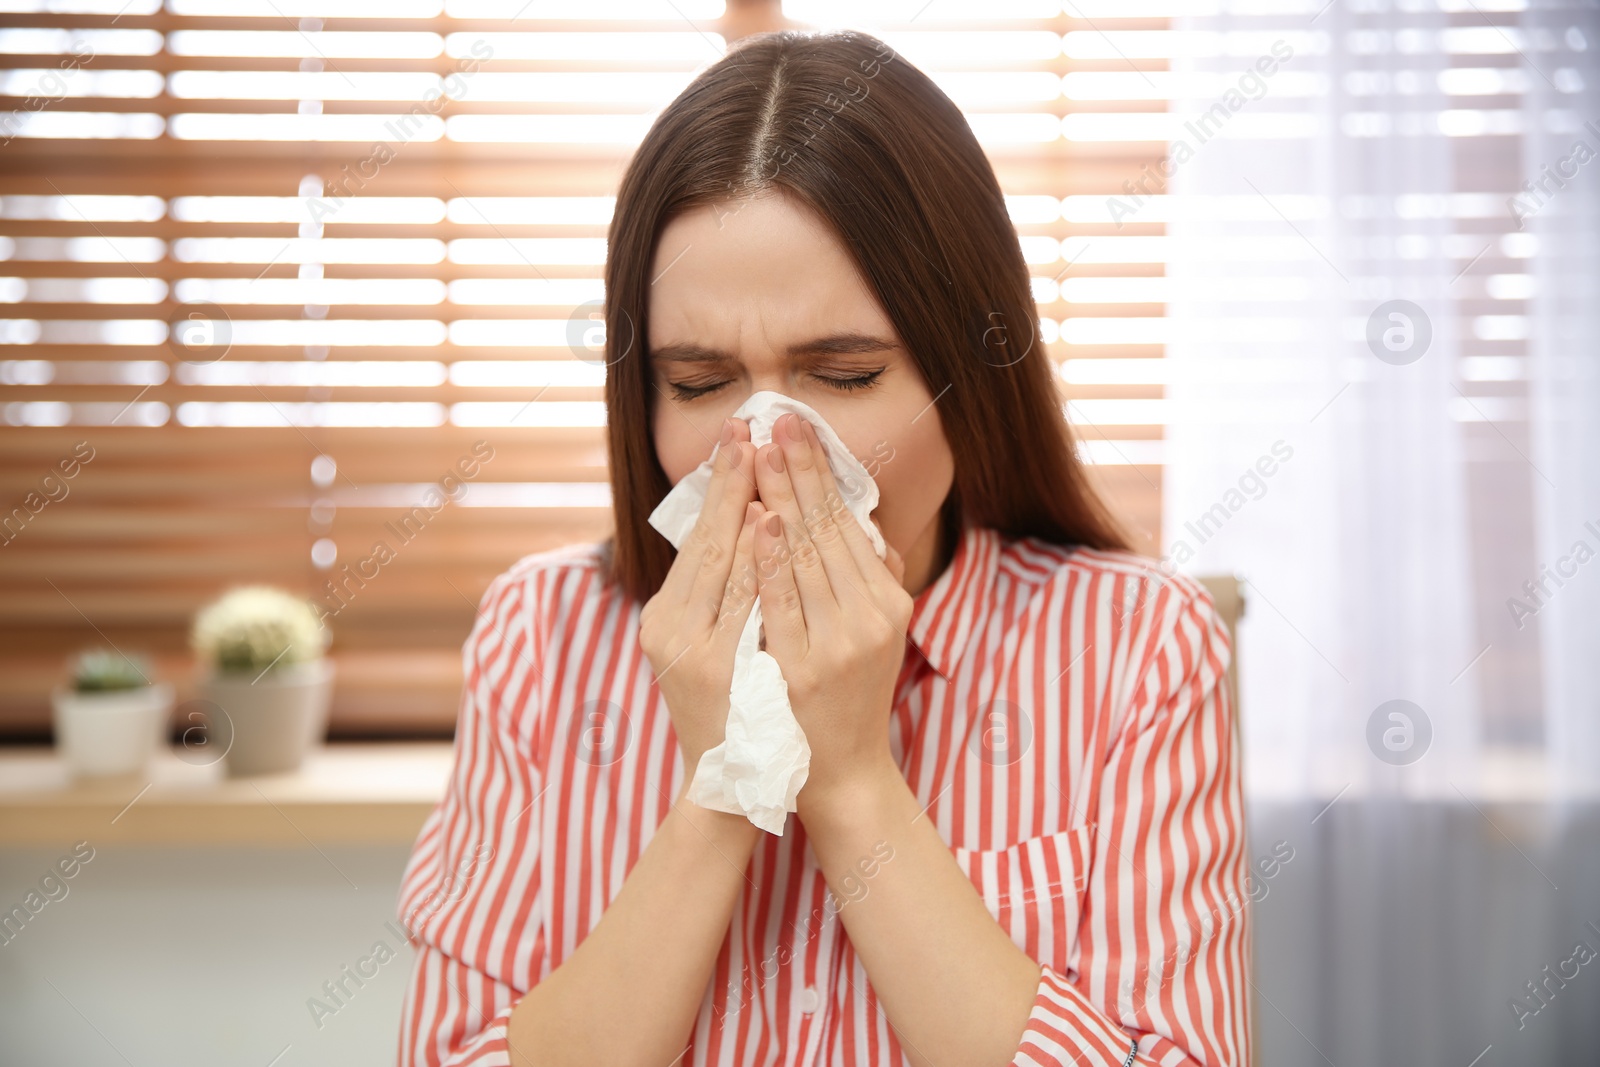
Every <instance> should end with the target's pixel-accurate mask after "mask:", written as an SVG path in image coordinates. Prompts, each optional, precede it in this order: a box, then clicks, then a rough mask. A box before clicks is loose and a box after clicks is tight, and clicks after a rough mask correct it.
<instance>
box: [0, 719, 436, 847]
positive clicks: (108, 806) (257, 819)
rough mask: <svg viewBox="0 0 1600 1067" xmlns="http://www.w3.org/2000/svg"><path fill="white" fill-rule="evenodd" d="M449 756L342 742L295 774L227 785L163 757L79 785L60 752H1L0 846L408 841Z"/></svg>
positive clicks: (408, 746) (216, 770)
mask: <svg viewBox="0 0 1600 1067" xmlns="http://www.w3.org/2000/svg"><path fill="white" fill-rule="evenodd" d="M450 761H451V745H450V743H449V742H446V741H438V742H396V743H388V744H335V745H327V746H324V747H322V748H319V749H317V750H316V751H315V752H313V753H312V754H311V755H309V756H308V757H307V758H306V762H305V765H304V766H303V767H302V768H301V769H300V770H299V771H298V772H297V773H294V774H283V775H267V776H262V777H257V778H227V777H225V776H224V775H223V768H222V766H221V765H220V764H212V765H209V766H196V765H194V764H191V763H187V762H185V761H184V760H182V759H179V758H178V756H177V755H175V754H174V753H173V752H172V751H167V752H163V753H161V755H160V756H159V757H158V758H157V759H156V760H155V761H154V762H153V763H152V764H151V767H150V769H149V771H148V772H147V773H145V774H141V775H130V776H124V777H119V778H101V779H80V780H73V779H72V778H71V777H70V776H69V775H68V773H67V769H66V767H65V765H64V764H63V763H62V761H61V760H60V759H59V758H58V757H57V756H56V754H55V752H54V750H53V749H50V748H46V747H38V748H23V747H15V748H0V847H7V846H27V845H50V846H62V847H65V846H68V845H70V844H72V843H75V842H77V841H82V840H87V841H89V842H90V843H91V844H93V845H95V846H96V847H98V846H100V845H101V844H117V843H128V844H152V845H175V846H188V845H262V846H282V845H287V846H298V847H302V848H303V847H306V846H308V845H322V844H360V845H410V844H411V843H412V842H414V841H415V840H416V836H417V832H418V831H419V830H420V829H421V828H422V823H423V821H424V820H425V819H426V818H427V817H428V814H429V812H431V811H432V810H433V807H434V805H435V804H436V803H437V802H438V800H439V798H440V797H441V796H443V795H444V790H445V785H446V782H447V779H448V777H449V773H450Z"/></svg>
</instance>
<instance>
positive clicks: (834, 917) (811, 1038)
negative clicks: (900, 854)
mask: <svg viewBox="0 0 1600 1067" xmlns="http://www.w3.org/2000/svg"><path fill="white" fill-rule="evenodd" d="M808 861H809V855H808ZM813 869H814V870H815V869H816V868H815V867H813ZM820 873H821V872H820V871H818V876H819V877H820ZM823 899H824V901H826V900H827V897H826V896H824V898H823ZM819 922H820V924H821V925H820V927H819V928H818V930H817V957H816V963H815V964H814V965H813V966H812V967H810V968H809V969H808V968H807V967H806V965H805V963H804V962H801V963H800V966H799V967H797V968H796V969H795V972H796V973H795V984H794V988H795V989H797V990H798V993H797V994H796V996H795V1008H796V1009H797V1010H798V1011H799V1012H800V1032H801V1033H802V1034H804V1035H805V1053H804V1055H803V1056H802V1058H801V1059H800V1060H799V1061H798V1062H800V1063H804V1064H811V1065H817V1064H820V1063H821V1062H822V1061H821V1059H820V1057H821V1055H822V1044H823V1038H824V1037H825V1036H826V1035H827V1031H828V1025H827V1024H828V1022H829V1016H828V1012H827V1011H826V1010H824V1006H825V1005H826V1004H827V1002H828V995H827V994H828V990H829V989H830V988H831V983H832V981H833V978H834V975H835V973H836V972H837V970H838V960H837V956H838V955H839V953H838V948H839V945H840V940H839V936H838V933H839V913H838V912H837V911H835V910H832V909H830V908H828V907H827V906H826V904H824V906H823V908H822V918H821V919H820V920H819Z"/></svg>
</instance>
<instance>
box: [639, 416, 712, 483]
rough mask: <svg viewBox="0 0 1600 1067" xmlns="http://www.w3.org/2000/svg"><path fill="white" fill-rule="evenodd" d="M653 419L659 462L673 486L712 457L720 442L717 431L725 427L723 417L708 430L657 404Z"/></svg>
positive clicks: (654, 438)
mask: <svg viewBox="0 0 1600 1067" xmlns="http://www.w3.org/2000/svg"><path fill="white" fill-rule="evenodd" d="M652 420H653V422H654V424H655V428H654V431H653V440H654V444H655V449H656V459H657V460H658V461H659V462H660V463H661V469H662V470H663V471H665V472H666V475H667V480H668V481H669V482H671V483H672V484H673V485H677V484H678V483H679V482H680V481H682V480H683V479H684V477H685V476H686V475H688V473H689V472H690V471H692V470H694V469H695V468H696V467H698V466H699V465H700V464H701V463H703V462H705V461H706V460H707V459H710V458H711V449H712V446H713V445H714V444H715V442H716V439H717V433H716V431H717V429H718V428H720V427H721V425H722V417H721V416H720V415H719V416H717V421H716V425H715V426H713V427H712V428H711V429H710V430H705V428H704V427H700V426H698V425H696V424H695V423H694V422H691V421H690V420H689V418H688V417H687V416H686V415H685V414H684V413H683V412H681V411H674V410H671V409H669V408H666V407H664V406H662V405H657V407H656V410H655V411H654V412H653V413H652Z"/></svg>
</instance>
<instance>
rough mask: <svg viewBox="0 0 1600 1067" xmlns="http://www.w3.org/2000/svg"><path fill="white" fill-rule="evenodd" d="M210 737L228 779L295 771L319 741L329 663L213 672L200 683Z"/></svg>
mask: <svg viewBox="0 0 1600 1067" xmlns="http://www.w3.org/2000/svg"><path fill="white" fill-rule="evenodd" d="M200 692H201V695H202V696H204V697H205V699H207V700H209V701H211V702H212V703H213V704H214V705H216V707H215V708H212V709H210V710H209V712H208V714H209V715H210V717H211V719H212V722H211V737H210V738H208V741H207V743H208V744H215V745H216V746H217V747H218V749H219V750H221V751H222V752H223V753H224V755H223V757H222V758H223V762H224V764H225V765H226V767H227V771H228V775H229V777H234V778H237V777H241V776H245V775H253V774H283V773H287V772H290V771H295V770H298V769H299V768H300V764H301V762H302V761H303V760H304V759H305V756H306V753H307V752H308V751H310V750H311V749H312V748H313V747H314V746H316V745H318V744H320V743H321V741H322V738H323V735H324V734H325V733H326V732H327V727H328V705H329V703H330V701H331V699H332V696H333V661H332V660H329V659H314V660H309V661H307V662H305V663H295V664H291V665H289V666H287V667H274V668H272V669H271V670H269V671H267V672H266V673H265V674H261V675H260V677H259V678H257V677H256V675H255V674H236V675H235V674H216V675H212V676H211V677H209V678H207V679H205V680H204V681H202V682H201V685H200Z"/></svg>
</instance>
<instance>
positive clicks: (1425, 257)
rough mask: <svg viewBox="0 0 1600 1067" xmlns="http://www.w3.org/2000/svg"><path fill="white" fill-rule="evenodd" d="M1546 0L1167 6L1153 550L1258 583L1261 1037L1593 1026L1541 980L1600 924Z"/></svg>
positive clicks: (1345, 1060)
mask: <svg viewBox="0 0 1600 1067" xmlns="http://www.w3.org/2000/svg"><path fill="white" fill-rule="evenodd" d="M1530 2H1532V3H1534V5H1535V6H1533V7H1532V8H1530V9H1528V10H1520V8H1521V6H1522V5H1520V4H1518V3H1514V2H1502V3H1498V4H1492V5H1491V4H1478V5H1476V6H1475V5H1474V4H1472V3H1469V2H1467V0H1442V2H1440V3H1436V4H1428V5H1423V4H1421V3H1417V2H1413V3H1406V4H1402V5H1400V6H1398V7H1396V6H1393V5H1389V4H1386V3H1382V2H1373V0H1367V2H1364V3H1357V2H1351V0H1335V2H1333V3H1329V4H1327V5H1326V6H1324V0H1315V2H1314V3H1312V4H1310V5H1307V6H1304V7H1301V8H1299V9H1293V8H1292V7H1291V6H1289V5H1282V4H1278V5H1262V4H1260V3H1257V2H1248V3H1244V2H1240V3H1230V2H1229V0H1221V2H1220V3H1219V4H1214V5H1205V10H1204V12H1203V13H1196V14H1190V15H1185V16H1183V17H1180V18H1178V19H1176V20H1175V22H1174V30H1175V31H1176V33H1175V37H1174V40H1175V42H1176V43H1177V45H1178V48H1177V52H1178V54H1179V55H1180V57H1181V58H1179V59H1177V60H1175V61H1174V64H1173V66H1174V72H1175V73H1174V85H1175V93H1176V95H1175V97H1174V101H1173V111H1174V112H1175V116H1174V132H1173V135H1172V145H1171V149H1172V151H1171V156H1170V162H1169V169H1170V170H1171V174H1170V176H1169V184H1168V185H1167V186H1166V187H1165V188H1164V189H1161V190H1159V192H1162V193H1164V194H1165V195H1164V196H1163V197H1162V198H1161V200H1160V201H1159V202H1160V203H1162V204H1163V207H1162V208H1161V210H1162V211H1163V212H1164V214H1165V217H1167V218H1168V219H1169V220H1170V222H1169V225H1168V234H1169V244H1170V256H1169V260H1168V273H1169V276H1170V278H1171V282H1170V292H1171V300H1170V303H1169V306H1168V316H1169V330H1170V334H1169V339H1168V344H1167V366H1168V382H1169V384H1168V389H1167V395H1168V398H1169V403H1170V408H1169V410H1170V412H1171V421H1170V424H1169V427H1168V465H1167V468H1166V473H1165V479H1166V480H1165V483H1164V487H1163V488H1164V497H1165V500H1164V524H1165V529H1164V545H1163V548H1164V551H1165V552H1166V554H1167V556H1168V559H1169V560H1170V561H1171V562H1172V563H1173V564H1174V565H1176V566H1177V567H1179V568H1180V569H1182V570H1185V571H1189V572H1191V573H1205V572H1215V571H1219V570H1231V571H1234V572H1237V573H1238V574H1239V575H1240V576H1241V577H1242V578H1243V579H1244V580H1245V581H1246V583H1247V584H1246V587H1245V595H1246V598H1247V611H1246V616H1245V619H1244V621H1243V622H1242V624H1241V628H1240V639H1239V644H1240V648H1239V657H1240V660H1239V661H1240V669H1241V673H1240V685H1241V693H1242V699H1241V705H1242V726H1243V734H1244V738H1245V759H1246V776H1247V786H1248V791H1249V797H1250V805H1251V836H1252V843H1251V848H1252V851H1253V852H1254V853H1255V854H1258V855H1265V854H1267V853H1268V852H1269V851H1270V849H1271V846H1272V844H1273V843H1274V842H1276V841H1278V840H1284V841H1287V842H1288V843H1289V844H1290V845H1291V846H1293V847H1294V849H1295V858H1294V860H1293V861H1291V862H1290V863H1289V864H1288V865H1286V866H1285V868H1284V870H1283V871H1282V872H1281V873H1280V874H1278V875H1277V876H1276V877H1275V878H1274V880H1273V881H1272V882H1270V883H1269V884H1268V889H1269V892H1268V893H1267V895H1266V896H1265V897H1263V898H1262V899H1261V902H1260V903H1259V904H1258V905H1256V919H1257V926H1256V931H1257V940H1256V945H1257V948H1256V951H1257V986H1258V990H1257V996H1258V1000H1257V1004H1256V1011H1257V1022H1258V1033H1259V1037H1260V1042H1259V1045H1258V1049H1257V1053H1258V1060H1259V1062H1262V1063H1270V1064H1272V1065H1274V1067H1277V1065H1280V1064H1300V1063H1305V1064H1321V1063H1333V1064H1337V1065H1339V1067H1345V1065H1346V1064H1389V1063H1396V1064H1398V1063H1406V1064H1415V1065H1423V1064H1438V1065H1440V1067H1447V1065H1448V1067H1467V1065H1468V1064H1469V1063H1473V1062H1479V1063H1481V1064H1482V1065H1483V1067H1487V1065H1488V1064H1505V1063H1518V1064H1537V1063H1551V1064H1566V1063H1587V1062H1596V1061H1595V1053H1594V1051H1593V1050H1594V1049H1595V1048H1596V1047H1600V1012H1596V1011H1595V1010H1594V1008H1595V1007H1596V1006H1600V976H1596V975H1591V974H1589V973H1588V972H1587V971H1584V972H1583V980H1584V982H1586V983H1587V984H1577V983H1573V984H1570V985H1568V986H1562V987H1555V986H1552V987H1550V988H1549V991H1547V993H1546V994H1545V996H1544V998H1543V999H1536V998H1534V997H1533V996H1532V993H1531V991H1530V988H1529V987H1528V985H1527V983H1528V982H1530V981H1535V980H1543V978H1544V974H1545V973H1546V972H1542V970H1541V969H1542V968H1543V967H1544V966H1545V965H1547V964H1549V965H1553V966H1555V965H1559V964H1560V963H1561V962H1562V961H1564V960H1567V959H1568V958H1569V957H1571V956H1572V953H1573V944H1574V942H1575V941H1578V940H1586V943H1587V944H1588V945H1589V946H1591V947H1593V948H1595V949H1597V950H1600V929H1596V930H1593V931H1591V930H1589V929H1588V928H1587V927H1586V926H1585V921H1586V920H1593V921H1595V922H1596V924H1597V927H1600V903H1597V902H1600V860H1597V859H1596V858H1595V857H1596V856H1597V855H1600V829H1597V823H1596V819H1595V817H1594V807H1593V798H1594V796H1595V794H1596V792H1597V790H1596V786H1597V783H1600V555H1597V556H1596V558H1594V559H1592V560H1586V561H1585V562H1582V563H1579V562H1578V561H1577V560H1576V558H1575V557H1576V556H1577V555H1580V554H1581V553H1580V552H1579V551H1578V550H1577V549H1576V547H1575V546H1576V544H1577V542H1580V541H1584V542H1586V543H1587V544H1588V546H1589V548H1590V550H1592V551H1594V552H1596V553H1600V369H1597V363H1600V314H1597V306H1596V305H1597V303H1600V203H1597V201H1600V158H1596V159H1594V160H1593V161H1592V162H1589V161H1585V162H1584V163H1581V164H1578V163H1575V162H1568V163H1566V165H1565V166H1564V167H1562V166H1561V164H1562V162H1563V161H1569V160H1572V158H1573V157H1574V155H1575V149H1574V143H1575V142H1578V141H1583V142H1586V143H1587V145H1588V146H1589V147H1590V148H1591V149H1593V150H1594V151H1595V152H1596V153H1600V106H1597V96H1596V91H1597V86H1596V81H1597V78H1600V61H1597V53H1600V33H1597V26H1596V12H1595V8H1594V7H1593V5H1588V6H1584V7H1579V6H1578V5H1577V4H1576V3H1575V2H1568V3H1565V4H1555V3H1549V4H1540V3H1537V0H1530ZM1195 6H1196V7H1198V6H1199V5H1195ZM1480 8H1481V9H1482V10H1480ZM1586 122H1593V123H1595V125H1594V127H1593V128H1589V127H1586V126H1585V125H1584V124H1585V123H1586ZM1583 154H1584V153H1583V152H1581V151H1577V152H1576V155H1579V156H1582V155H1583ZM1546 164H1550V165H1551V166H1554V167H1559V168H1560V169H1558V170H1557V172H1556V173H1557V177H1559V178H1561V184H1560V185H1559V186H1557V185H1556V184H1555V183H1553V182H1548V181H1547V182H1546V184H1545V188H1546V190H1547V192H1546V193H1545V194H1542V195H1540V196H1538V197H1537V198H1536V199H1530V198H1529V197H1528V196H1527V195H1524V198H1523V200H1522V201H1520V202H1516V203H1513V198H1514V197H1515V196H1517V194H1518V192H1519V186H1521V185H1522V183H1523V182H1524V181H1528V180H1530V179H1532V180H1535V181H1537V180H1539V179H1540V178H1541V176H1542V175H1544V174H1545V173H1546V172H1545V171H1544V169H1543V168H1544V167H1545V166H1546ZM1563 175H1570V176H1566V177H1563ZM1524 193H1525V194H1526V191H1525V190H1524ZM1136 206H1138V208H1139V209H1140V210H1151V211H1152V213H1153V212H1154V210H1155V208H1154V207H1153V205H1152V204H1151V203H1141V204H1139V205H1136ZM1586 523H1592V524H1593V529H1590V528H1589V527H1588V526H1586ZM1563 559H1565V560H1566V562H1565V563H1564V564H1561V567H1560V570H1559V573H1557V565H1558V563H1559V562H1560V561H1561V560H1563ZM1547 566H1548V567H1549V568H1551V571H1550V572H1546V571H1545V570H1544V568H1545V567H1547ZM1547 573H1548V574H1553V575H1555V577H1547ZM1556 577H1559V578H1560V582H1559V584H1558V582H1557V581H1556V580H1555V578H1556ZM1541 580H1542V581H1543V585H1542V587H1541V585H1540V583H1541ZM1525 582H1531V583H1533V590H1534V592H1535V593H1536V594H1537V599H1536V600H1535V599H1533V597H1534V593H1530V592H1529V591H1528V590H1527V588H1526V587H1525V586H1524V583H1525ZM1513 601H1520V602H1521V603H1522V604H1523V605H1524V608H1523V609H1518V608H1516V607H1515V606H1514V604H1513ZM1397 701H1404V702H1405V703H1393V702H1397ZM1519 997H1520V998H1522V999H1521V1001H1519V1000H1518V998H1519ZM1518 1003H1521V1004H1522V1006H1523V1008H1522V1010H1519V1009H1518V1007H1517V1005H1518ZM1479 1057H1481V1060H1480V1059H1478V1058H1479Z"/></svg>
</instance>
